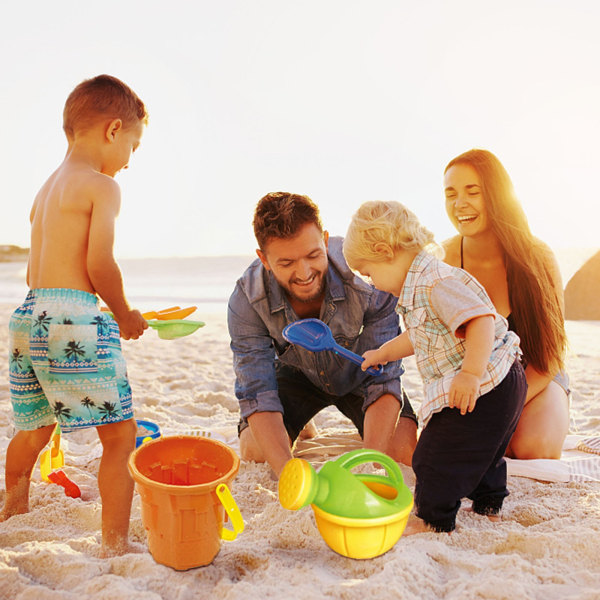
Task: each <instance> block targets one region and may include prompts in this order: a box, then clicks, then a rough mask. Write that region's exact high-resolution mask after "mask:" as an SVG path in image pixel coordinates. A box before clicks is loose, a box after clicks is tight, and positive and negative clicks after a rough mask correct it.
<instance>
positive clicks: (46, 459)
mask: <svg viewBox="0 0 600 600" xmlns="http://www.w3.org/2000/svg"><path fill="white" fill-rule="evenodd" d="M50 443H51V446H50V448H49V449H48V450H44V452H42V455H41V456H40V473H41V474H42V479H43V480H44V481H48V482H49V481H50V479H49V478H48V475H49V474H50V473H51V472H52V471H54V470H56V469H60V468H62V467H64V465H65V455H64V453H63V451H62V449H61V447H60V425H56V429H55V430H54V433H53V434H52V439H51V441H50Z"/></svg>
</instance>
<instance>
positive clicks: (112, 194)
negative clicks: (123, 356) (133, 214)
mask: <svg viewBox="0 0 600 600" xmlns="http://www.w3.org/2000/svg"><path fill="white" fill-rule="evenodd" d="M120 207H121V192H120V190H119V186H118V184H117V183H116V182H115V181H114V180H112V179H109V178H106V179H103V180H99V182H98V185H97V194H95V197H94V199H93V204H92V214H91V216H90V230H89V236H88V250H87V271H88V276H89V278H90V281H91V282H92V285H93V286H94V290H95V291H96V292H97V293H98V295H99V296H100V297H101V298H102V300H104V302H106V304H107V306H108V307H109V308H110V310H111V312H112V314H113V315H114V317H115V320H116V321H117V323H118V325H119V329H120V330H121V336H122V337H123V338H124V339H126V340H127V339H130V338H133V339H137V338H138V337H139V336H141V335H142V334H143V333H144V329H147V328H148V324H147V323H146V321H145V319H144V318H143V317H142V315H141V314H140V312H139V311H137V310H132V309H131V307H130V306H129V303H128V302H127V299H126V298H125V292H124V290H123V277H122V275H121V270H120V269H119V265H117V262H116V261H115V258H114V256H113V245H114V237H115V220H116V218H117V216H118V214H119V209H120Z"/></svg>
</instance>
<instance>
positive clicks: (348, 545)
mask: <svg viewBox="0 0 600 600" xmlns="http://www.w3.org/2000/svg"><path fill="white" fill-rule="evenodd" d="M365 463H377V464H380V465H381V466H382V467H383V468H384V469H385V470H386V472H387V476H383V475H377V474H354V473H352V469H353V468H355V467H358V466H359V465H362V464H365ZM279 501H280V502H281V505H282V506H283V507H284V508H287V509H289V510H298V509H300V508H303V507H304V506H307V505H309V504H310V505H311V506H312V509H313V511H314V515H315V521H316V523H317V528H318V529H319V532H320V533H321V536H322V537H323V539H324V540H325V542H326V543H327V545H328V546H329V547H330V548H331V549H332V550H335V551H336V552H337V553H338V554H341V555H343V556H347V557H349V558H373V557H375V556H379V555H380V554H383V553H384V552H387V551H388V550H389V549H390V548H392V546H393V545H394V544H395V543H396V542H397V541H398V540H399V539H400V536H401V535H402V532H403V531H404V528H405V527H406V522H407V521H408V516H409V514H410V511H411V509H412V506H413V497H412V494H411V492H410V490H409V489H408V487H407V486H406V485H405V483H404V480H403V478H402V472H401V471H400V468H399V467H398V465H397V464H396V462H395V461H394V460H392V459H391V458H390V457H389V456H387V455H386V454H383V453H381V452H377V451H376V450H367V449H358V450H352V451H351V452H347V453H346V454H343V455H342V456H340V457H339V458H338V459H337V460H335V461H329V462H326V463H325V464H324V465H323V466H322V467H321V470H320V471H319V472H318V473H317V472H316V471H315V470H314V468H313V467H312V465H310V463H308V462H307V461H305V460H304V459H302V458H293V459H292V460H290V461H288V462H287V464H286V465H285V467H284V468H283V471H282V472H281V476H280V478H279Z"/></svg>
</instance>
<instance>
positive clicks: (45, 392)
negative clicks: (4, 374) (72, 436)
mask: <svg viewBox="0 0 600 600" xmlns="http://www.w3.org/2000/svg"><path fill="white" fill-rule="evenodd" d="M9 351H10V356H9V379H10V397H11V401H12V405H13V414H14V421H15V427H16V428H17V429H21V430H32V429H38V428H39V427H44V426H45V425H51V424H52V423H56V422H58V423H59V424H60V427H61V430H62V431H65V432H66V431H72V430H74V429H80V428H83V427H95V426H97V425H105V424H107V423H115V422H117V421H125V420H126V419H130V418H131V417H133V410H132V406H131V387H130V386H129V381H128V380H127V370H126V365H125V359H124V358H123V354H122V352H121V341H120V338H119V326H118V325H117V323H116V321H115V320H114V319H113V318H112V317H110V316H109V315H107V314H106V313H102V312H101V311H100V310H99V308H98V299H97V297H96V296H95V295H94V294H90V293H88V292H84V291H81V290H71V289H54V288H41V289H34V290H31V291H30V292H29V293H28V294H27V298H26V299H25V302H24V303H23V304H22V305H21V306H20V307H19V308H17V310H15V312H14V313H13V315H12V317H11V319H10V325H9Z"/></svg>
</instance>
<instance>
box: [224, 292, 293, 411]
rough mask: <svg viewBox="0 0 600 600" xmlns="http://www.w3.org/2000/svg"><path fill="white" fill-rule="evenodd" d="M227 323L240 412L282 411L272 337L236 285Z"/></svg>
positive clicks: (229, 305) (228, 310) (230, 302)
mask: <svg viewBox="0 0 600 600" xmlns="http://www.w3.org/2000/svg"><path fill="white" fill-rule="evenodd" d="M227 325H228V328H229V336H230V337H231V344H230V346H231V350H232V352H233V368H234V371H235V395H236V397H237V399H238V402H239V404H240V413H241V416H242V417H243V418H244V419H245V418H247V417H248V416H250V415H251V414H253V413H255V412H263V411H266V412H281V413H282V412H283V406H282V404H281V401H280V400H279V393H278V391H277V377H276V375H275V358H276V357H275V349H274V347H273V340H272V339H271V337H270V335H269V331H268V329H267V328H266V326H265V324H264V323H263V321H262V319H261V318H260V316H259V315H258V314H257V313H256V311H255V310H254V309H253V308H252V306H251V305H250V303H249V302H248V299H247V298H246V296H245V294H244V293H243V291H242V290H241V289H240V287H239V285H238V286H236V289H235V290H234V292H233V294H232V295H231V297H230V299H229V304H228V308H227Z"/></svg>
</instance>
